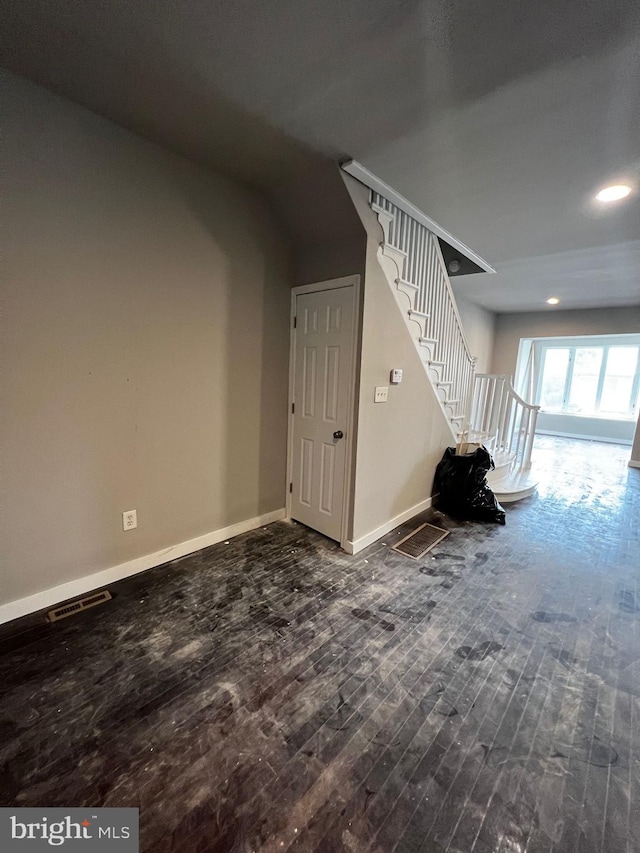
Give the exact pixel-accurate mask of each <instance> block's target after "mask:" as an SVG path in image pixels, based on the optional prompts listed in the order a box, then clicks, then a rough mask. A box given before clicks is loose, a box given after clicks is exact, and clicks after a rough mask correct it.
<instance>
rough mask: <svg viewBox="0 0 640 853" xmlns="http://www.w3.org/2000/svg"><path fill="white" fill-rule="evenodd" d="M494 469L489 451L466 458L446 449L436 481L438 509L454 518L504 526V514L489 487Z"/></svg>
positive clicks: (452, 449)
mask: <svg viewBox="0 0 640 853" xmlns="http://www.w3.org/2000/svg"><path fill="white" fill-rule="evenodd" d="M494 468H495V465H494V464H493V459H492V458H491V454H490V453H489V451H488V450H487V448H486V447H479V448H478V449H477V450H476V451H475V452H474V453H467V454H464V455H463V456H456V449H455V447H447V449H446V450H445V452H444V456H443V457H442V459H441V460H440V462H438V467H437V468H436V475H435V478H434V481H433V491H434V493H435V494H438V498H437V505H438V508H439V509H441V510H442V511H443V512H446V513H447V515H452V516H453V517H454V518H463V519H467V520H469V521H494V522H496V523H497V524H505V511H504V509H503V508H502V507H501V506H500V504H499V503H498V501H497V500H496V496H495V495H494V494H493V492H492V491H491V489H490V488H489V485H488V484H487V473H488V472H489V471H493V469H494Z"/></svg>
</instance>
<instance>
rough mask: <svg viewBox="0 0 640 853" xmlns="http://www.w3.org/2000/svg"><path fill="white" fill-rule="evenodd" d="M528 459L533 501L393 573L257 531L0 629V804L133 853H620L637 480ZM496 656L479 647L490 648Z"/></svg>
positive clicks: (383, 558)
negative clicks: (133, 816) (136, 833)
mask: <svg viewBox="0 0 640 853" xmlns="http://www.w3.org/2000/svg"><path fill="white" fill-rule="evenodd" d="M627 458H628V449H626V448H618V447H615V446H613V445H598V444H595V443H591V442H583V443H581V442H571V441H567V440H563V439H551V438H544V439H537V440H536V446H535V449H534V459H535V460H536V463H537V464H538V465H539V466H542V467H543V469H544V472H546V473H543V476H542V479H541V483H540V488H539V494H538V496H537V497H533V498H530V499H528V500H526V501H523V502H522V503H520V504H517V505H513V506H510V507H509V508H508V523H507V525H506V527H498V526H497V525H482V524H474V523H464V524H460V523H458V522H455V521H453V520H451V519H447V518H443V517H442V516H437V517H436V516H435V515H434V514H433V513H431V512H427V513H425V514H423V515H422V516H421V517H420V520H424V521H432V522H433V521H437V523H438V524H439V525H440V526H442V527H444V528H446V529H447V530H448V531H449V536H448V537H447V541H446V548H447V550H442V551H441V550H439V549H438V546H436V547H435V548H434V549H433V552H430V553H429V554H428V555H427V556H426V557H425V558H423V561H422V563H423V564H422V565H421V566H420V567H419V571H416V563H415V561H413V560H410V559H408V558H405V557H403V556H402V555H400V554H398V553H397V552H395V551H392V550H391V549H390V548H389V545H390V544H391V542H392V541H397V540H399V539H400V538H402V536H403V535H406V534H407V533H408V532H409V531H410V530H411V529H412V528H413V527H415V524H416V520H415V519H412V520H411V521H410V522H407V524H406V525H402V526H401V527H400V528H399V529H398V530H397V531H395V532H394V533H392V534H388V535H387V536H386V537H385V540H384V541H385V542H386V543H387V544H383V543H382V542H378V543H375V544H374V545H372V546H370V547H369V548H367V549H366V550H365V551H363V552H361V553H360V554H357V555H355V556H349V555H347V554H345V553H343V552H341V551H340V550H339V549H338V548H337V547H336V546H335V545H334V544H333V543H331V542H328V541H327V540H326V539H323V537H321V536H319V535H317V534H314V533H313V532H311V531H309V530H307V529H306V528H303V527H302V526H300V525H295V524H287V523H284V522H278V523H275V524H272V525H270V526H268V527H266V528H262V529H260V530H256V531H253V532H252V533H249V534H246V535H243V536H238V537H236V538H234V539H232V540H230V541H229V543H228V544H224V543H220V544H219V545H215V546H213V547H211V548H207V549H205V550H204V551H200V552H198V553H196V554H193V555H191V556H189V557H186V558H184V559H181V560H178V561H175V562H173V563H170V564H167V565H166V566H163V567H159V568H157V569H153V570H151V571H149V572H146V573H144V574H142V575H138V576H137V577H135V578H130V579H128V580H126V581H123V582H121V583H119V584H114V585H113V586H112V587H110V589H111V592H112V594H113V596H114V598H113V600H112V601H111V602H109V604H107V605H103V606H102V607H100V608H95V609H93V610H89V611H87V612H86V613H83V614H80V615H78V616H76V617H73V618H70V619H68V620H63V621H61V622H58V623H55V624H53V625H49V624H46V623H44V622H43V621H42V620H41V619H39V618H37V617H28V618H26V619H24V620H20V621H19V622H16V623H12V624H11V625H8V626H3V627H0V684H1V685H2V691H1V693H0V765H1V769H0V805H1V806H9V807H12V808H18V807H20V806H44V805H49V806H65V807H70V806H86V807H89V806H93V807H99V806H136V807H139V808H140V821H141V848H140V849H141V850H142V851H143V853H177V852H178V851H179V853H246V851H260V853H280V851H291V853H511V852H512V851H525V850H526V851H527V853H537V851H542V850H544V851H546V853H568V851H580V853H613V851H616V853H617V851H624V853H631V851H634V853H635V851H637V850H640V809H637V808H636V807H635V803H636V802H637V800H638V797H639V795H640V753H639V751H638V746H637V744H638V740H639V737H640V732H639V730H638V721H639V720H640V704H639V703H640V628H639V626H638V620H637V618H635V617H636V614H637V613H638V612H640V598H639V597H638V596H639V594H640V593H639V591H638V569H639V563H638V554H639V553H640V532H639V529H638V526H639V519H640V471H637V470H633V469H629V468H628V467H627V464H626V462H627ZM496 638H499V641H497V639H496Z"/></svg>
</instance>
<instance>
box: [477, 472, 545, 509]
mask: <svg viewBox="0 0 640 853" xmlns="http://www.w3.org/2000/svg"><path fill="white" fill-rule="evenodd" d="M489 486H490V487H491V490H492V491H493V493H494V495H495V496H496V497H497V498H498V500H499V501H504V502H505V503H509V502H510V501H513V500H518V499H520V498H525V497H528V496H529V495H531V494H533V492H534V491H535V490H536V488H537V486H538V479H537V477H536V476H535V474H534V473H532V471H531V470H529V471H514V472H510V473H508V474H506V475H505V476H504V477H501V478H500V479H499V480H497V481H496V482H489Z"/></svg>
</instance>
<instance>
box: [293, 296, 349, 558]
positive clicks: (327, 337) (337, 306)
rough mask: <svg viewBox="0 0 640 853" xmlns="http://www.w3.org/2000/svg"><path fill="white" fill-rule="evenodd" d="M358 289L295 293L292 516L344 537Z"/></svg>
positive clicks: (323, 530) (329, 533) (329, 535)
mask: <svg viewBox="0 0 640 853" xmlns="http://www.w3.org/2000/svg"><path fill="white" fill-rule="evenodd" d="M354 314H355V287H354V286H353V285H350V286H345V287H335V288H331V289H328V290H321V291H317V292H313V293H302V294H298V295H297V296H296V302H295V317H296V322H295V331H294V335H295V337H294V382H293V406H294V408H293V430H292V484H291V517H292V518H295V519H297V520H298V521H301V522H302V523H303V524H307V525H308V526H309V527H312V528H313V529H314V530H318V531H319V532H320V533H324V535H325V536H328V537H329V538H331V539H336V540H337V541H340V539H341V536H342V512H343V506H344V486H345V477H346V470H345V469H346V461H347V452H346V448H347V436H346V431H347V420H348V407H349V405H350V401H351V393H350V391H351V388H350V384H351V381H352V359H353V351H354Z"/></svg>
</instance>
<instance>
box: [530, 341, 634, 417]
mask: <svg viewBox="0 0 640 853" xmlns="http://www.w3.org/2000/svg"><path fill="white" fill-rule="evenodd" d="M536 344H537V345H538V346H537V348H538V352H539V362H538V363H539V369H538V377H537V382H536V393H535V401H536V403H537V404H539V403H540V400H541V398H542V380H543V377H544V367H545V361H546V356H547V352H548V351H549V350H554V349H563V350H566V349H568V350H569V360H568V363H567V370H566V374H565V383H564V391H563V395H562V407H561V408H560V409H559V410H553V411H551V410H549V409H543V410H542V411H543V412H545V413H547V414H553V415H566V416H569V417H571V416H577V417H591V418H593V417H595V418H606V419H607V420H612V421H627V420H635V418H636V416H637V414H638V403H639V398H640V335H607V336H598V337H575V338H547V339H537V340H534V345H536ZM624 346H635V347H637V348H638V353H637V357H636V369H635V373H634V376H633V381H632V383H631V393H630V396H629V407H628V409H627V411H626V412H625V413H619V412H601V411H600V403H601V400H602V389H603V387H604V380H605V377H606V372H607V364H608V360H609V350H610V349H611V348H612V347H624ZM584 348H589V349H602V351H603V352H602V360H601V362H600V374H599V376H598V386H597V390H596V398H595V404H594V409H593V411H592V412H588V413H577V412H570V411H567V406H568V404H569V395H570V393H571V383H572V380H573V368H574V363H575V355H576V350H577V349H584Z"/></svg>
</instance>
